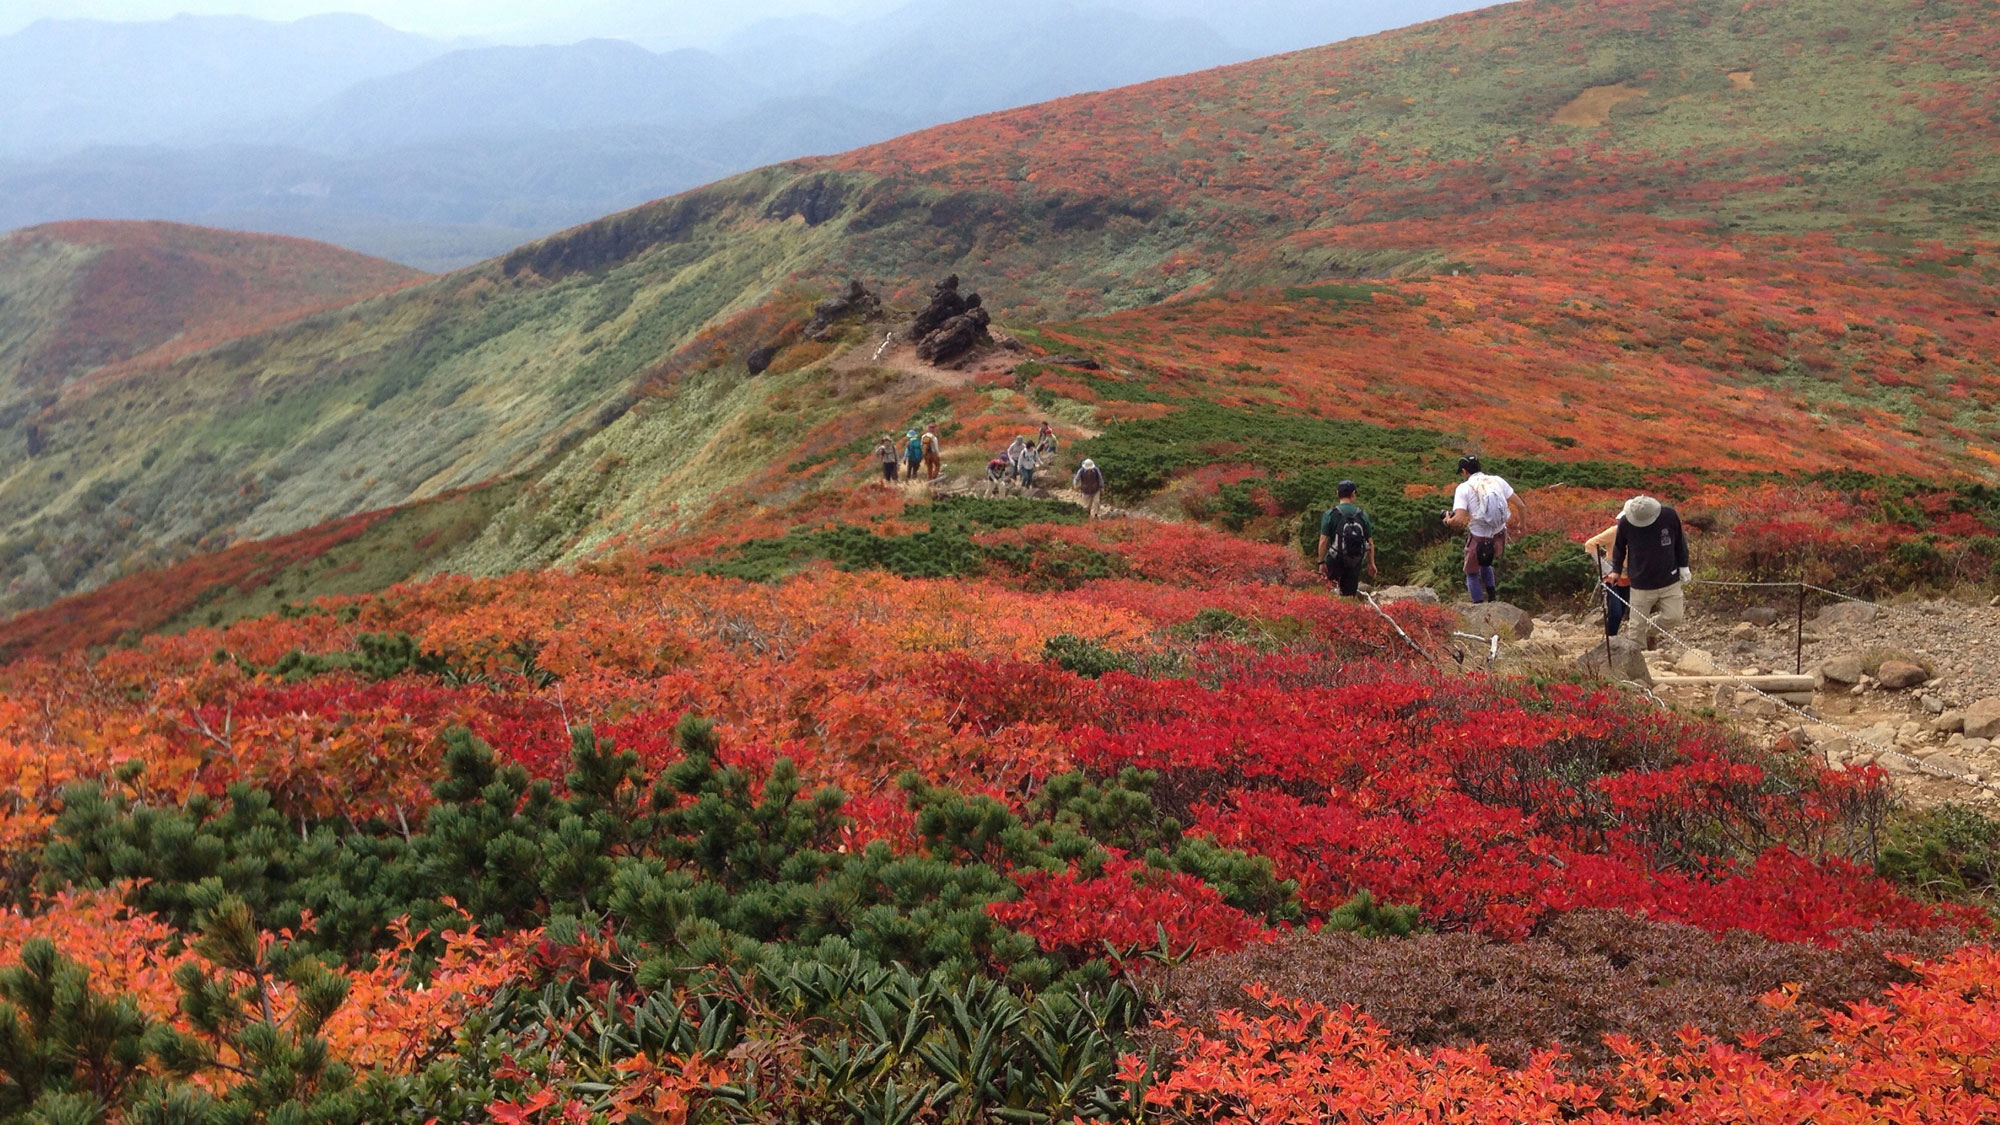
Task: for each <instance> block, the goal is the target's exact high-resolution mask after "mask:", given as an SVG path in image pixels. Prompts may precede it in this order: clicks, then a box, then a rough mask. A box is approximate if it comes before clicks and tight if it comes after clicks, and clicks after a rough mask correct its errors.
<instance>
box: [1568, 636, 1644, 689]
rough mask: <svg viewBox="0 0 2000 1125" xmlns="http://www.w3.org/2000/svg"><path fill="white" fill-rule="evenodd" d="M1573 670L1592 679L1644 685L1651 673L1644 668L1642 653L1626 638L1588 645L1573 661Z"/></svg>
mask: <svg viewBox="0 0 2000 1125" xmlns="http://www.w3.org/2000/svg"><path fill="white" fill-rule="evenodd" d="M1576 667H1577V670H1578V671H1580V672H1582V673H1583V674H1584V675H1586V676H1588V677H1590V678H1591V679H1594V680H1609V681H1611V682H1613V683H1624V682H1628V681H1629V682H1631V683H1635V684H1645V685H1647V686H1651V685H1652V682H1653V670H1652V669H1651V668H1648V667H1647V666H1646V650H1645V649H1643V648H1641V647H1639V643H1638V642H1637V641H1634V640H1633V639H1631V638H1630V637H1611V638H1609V639H1607V640H1603V641H1599V642H1597V643H1596V644H1594V645H1591V646H1590V648H1588V649H1587V650H1585V651H1584V652H1583V653H1582V654H1581V655H1579V656H1578V657H1577V658H1576Z"/></svg>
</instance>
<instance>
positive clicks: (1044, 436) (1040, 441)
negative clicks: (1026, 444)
mask: <svg viewBox="0 0 2000 1125" xmlns="http://www.w3.org/2000/svg"><path fill="white" fill-rule="evenodd" d="M1035 452H1036V453H1038V454H1040V455H1041V460H1042V467H1043V468H1047V467H1048V466H1049V464H1050V463H1051V462H1053V461H1054V460H1055V459H1056V428H1055V427H1054V426H1051V425H1049V424H1048V423H1047V422H1043V423H1042V432H1041V433H1039V434H1036V435H1035Z"/></svg>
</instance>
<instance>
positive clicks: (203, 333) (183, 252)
mask: <svg viewBox="0 0 2000 1125" xmlns="http://www.w3.org/2000/svg"><path fill="white" fill-rule="evenodd" d="M421 276H422V275H421V274H419V273H417V272H416V271H414V270H411V269H408V268H405V267H403V266H399V265H396V264H395V263H393V262H386V261H383V260H381V259H379V258H370V257H367V256H365V255H362V254H356V253H354V252H352V251H349V250H342V249H340V248H339V247H337V246H329V245H326V244H325V243H319V242H312V241H310V240H307V239H302V238H286V237H282V236H278V235H260V234H244V233H241V232H238V231H225V230H212V229H209V228H206V227H192V226H186V225H184V224H180V223H164V222H89V221H77V222H67V223H51V224H49V225H47V226H39V227H30V228H27V229H24V230H17V231H14V232H12V233H10V234H8V235H6V236H5V237H4V238H0V285H5V286H6V287H7V289H8V290H9V296H10V297H12V298H16V299H14V300H10V301H8V302H7V304H6V306H5V312H4V313H0V355H4V356H5V357H6V361H5V365H4V366H0V387H6V388H7V389H8V390H9V391H10V392H18V391H21V390H23V389H26V390H32V391H36V392H46V391H50V390H59V389H61V388H63V387H64V386H66V385H67V384H69V383H70V382H72V381H73V380H75V379H77V378H80V377H82V376H84V375H87V374H89V373H91V372H93V371H96V370H98V369H100V368H105V367H113V366H118V365H133V366H144V365H146V364H149V363H154V364H157V363H164V362H167V361H169V360H172V359H174V358H176V357H178V356H183V355H187V354H190V353H192V352H196V351H200V350H202V349H204V348H210V347H214V346H215V345H216V344H219V343H222V342H223V341H225V340H230V339H234V338H236V337H239V336H248V335H253V334H255V333H257V332H260V331H263V330H264V329H266V328H269V327H271V326H272V325H275V324H280V323H283V322H284V321H287V320H293V319H296V318H298V317H300V316H303V315H305V314H306V313H310V312H318V311H320V310H322V309H326V308H331V307H333V306H335V305H343V304H346V303H348V302H350V301H353V300H355V299H357V298H360V297H365V296H368V295H371V294H374V293H380V292H383V291H385V290H388V289H392V288H394V287H396V286H398V285H405V284H408V283H409V282H412V281H415V280H417V279H418V278H420V277H421ZM30 297H31V298H32V300H30V299H29V298H30ZM23 306H26V307H23Z"/></svg>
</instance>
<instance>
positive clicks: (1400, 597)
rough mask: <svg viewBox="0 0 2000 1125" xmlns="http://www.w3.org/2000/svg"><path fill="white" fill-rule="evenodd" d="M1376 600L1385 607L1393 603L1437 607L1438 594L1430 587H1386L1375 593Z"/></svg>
mask: <svg viewBox="0 0 2000 1125" xmlns="http://www.w3.org/2000/svg"><path fill="white" fill-rule="evenodd" d="M1374 595H1375V600H1376V601H1377V602H1380V603H1381V604H1383V605H1388V604H1390V603H1391V602H1415V603H1417V604H1418V605H1437V604H1438V592H1437V591H1436V590H1433V589H1431V588H1430V587H1429V586H1384V587H1382V588H1381V589H1380V590H1376V591H1374Z"/></svg>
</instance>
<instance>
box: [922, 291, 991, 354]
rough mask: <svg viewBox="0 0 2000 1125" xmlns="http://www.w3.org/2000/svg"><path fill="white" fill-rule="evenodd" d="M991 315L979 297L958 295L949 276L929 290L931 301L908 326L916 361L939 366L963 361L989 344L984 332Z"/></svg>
mask: <svg viewBox="0 0 2000 1125" xmlns="http://www.w3.org/2000/svg"><path fill="white" fill-rule="evenodd" d="M992 323H993V315H992V314H991V313H989V312H987V311H986V308H985V306H984V305H982V304H981V303H980V300H979V294H977V293H966V294H962V295H961V294H960V293H959V291H958V275H957V274H952V275H951V276H950V277H947V278H945V279H944V280H943V281H940V282H938V284H937V288H936V289H933V290H931V300H930V303H929V304H928V305H925V306H924V310H923V311H922V312H920V313H918V314H917V319H916V321H915V322H914V323H912V324H911V325H910V339H912V340H915V341H916V342H917V358H918V359H921V360H923V361H924V362H925V363H935V364H938V365H940V366H942V365H945V364H950V363H953V362H955V361H957V360H959V359H961V358H963V357H964V356H965V355H966V353H968V352H970V351H972V350H973V349H974V348H977V347H980V346H982V345H986V344H991V343H992V342H993V336H992V334H991V333H989V332H988V331H987V328H988V327H990V326H991V325H992Z"/></svg>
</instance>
